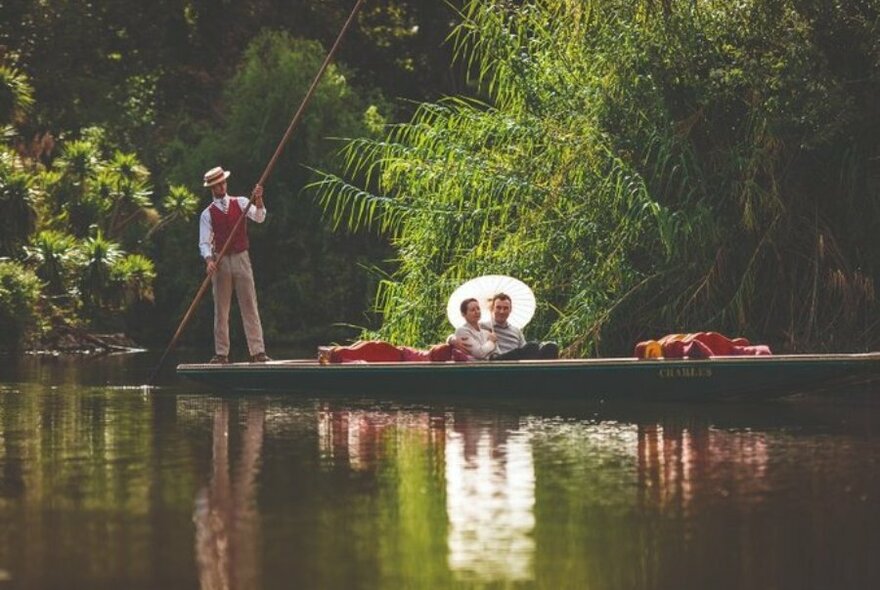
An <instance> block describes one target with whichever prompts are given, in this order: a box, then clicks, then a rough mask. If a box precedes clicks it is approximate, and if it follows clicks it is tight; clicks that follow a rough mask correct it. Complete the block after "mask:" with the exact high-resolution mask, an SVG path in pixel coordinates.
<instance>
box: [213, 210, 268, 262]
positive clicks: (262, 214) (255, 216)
mask: <svg viewBox="0 0 880 590" xmlns="http://www.w3.org/2000/svg"><path fill="white" fill-rule="evenodd" d="M229 199H235V200H236V201H238V206H239V208H241V210H242V211H244V208H245V207H247V204H248V198H247V197H230V196H229V195H223V196H222V197H219V198H217V197H215V198H214V202H213V203H211V205H208V206H207V207H205V210H204V211H202V215H201V216H200V217H199V253H200V254H201V255H202V258H208V257H212V256H214V229H213V226H212V224H211V206H212V205H216V206H217V207H219V208H220V210H221V211H223V212H224V213H226V210H227V208H228V207H229ZM247 216H248V218H249V219H252V220H253V221H256V222H257V223H263V222H264V221H265V220H266V207H265V206H264V207H263V208H262V209H257V206H256V205H252V206H251V208H250V210H249V211H248V214H247ZM222 247H223V244H217V248H218V251H219V248H222Z"/></svg>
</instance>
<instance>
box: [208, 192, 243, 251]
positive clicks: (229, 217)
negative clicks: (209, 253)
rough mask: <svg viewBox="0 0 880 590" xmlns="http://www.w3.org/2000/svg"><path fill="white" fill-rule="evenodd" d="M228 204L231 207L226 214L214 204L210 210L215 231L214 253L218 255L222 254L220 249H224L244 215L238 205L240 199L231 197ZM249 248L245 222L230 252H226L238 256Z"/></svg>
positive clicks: (236, 233)
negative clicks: (236, 223) (236, 224)
mask: <svg viewBox="0 0 880 590" xmlns="http://www.w3.org/2000/svg"><path fill="white" fill-rule="evenodd" d="M227 202H228V203H229V207H228V211H227V212H226V213H223V211H221V210H220V208H219V207H218V206H217V205H216V204H212V205H211V207H210V209H209V211H210V212H211V229H212V230H213V231H214V252H216V253H217V254H219V253H220V249H221V248H223V244H225V243H226V240H227V238H229V234H230V233H232V228H233V227H235V222H237V221H238V218H239V217H241V213H242V211H241V207H239V205H238V199H235V198H233V197H229V200H228V201H227ZM249 247H250V243H249V242H248V235H247V220H244V221H243V222H242V223H241V226H240V227H239V228H238V231H237V232H235V237H233V238H232V243H231V244H229V250H227V251H226V252H227V253H229V252H232V253H234V254H238V253H239V252H244V251H245V250H247V249H248V248H249Z"/></svg>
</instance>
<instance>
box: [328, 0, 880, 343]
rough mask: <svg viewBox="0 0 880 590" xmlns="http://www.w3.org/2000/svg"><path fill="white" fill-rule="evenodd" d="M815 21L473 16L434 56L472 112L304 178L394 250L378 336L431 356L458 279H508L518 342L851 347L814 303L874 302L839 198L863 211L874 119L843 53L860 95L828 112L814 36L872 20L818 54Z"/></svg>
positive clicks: (859, 243) (773, 12)
mask: <svg viewBox="0 0 880 590" xmlns="http://www.w3.org/2000/svg"><path fill="white" fill-rule="evenodd" d="M844 4H846V9H845V10H842V12H840V13H839V14H851V13H852V12H854V13H859V12H860V11H861V10H862V8H857V7H856V4H857V3H849V2H845V3H844ZM859 6H861V5H859ZM814 12H815V13H814ZM825 16H827V15H825ZM823 18H825V17H823V16H822V15H821V14H820V12H816V11H813V10H812V9H807V8H805V7H803V6H800V5H799V4H797V3H791V2H781V3H780V2H770V1H764V0H750V1H748V2H745V3H740V4H738V5H736V6H730V5H729V3H726V2H714V1H712V2H701V3H697V4H695V3H693V2H689V1H680V2H679V1H672V2H664V3H662V4H657V3H655V2H625V1H623V0H599V1H590V2H572V1H569V0H543V1H540V2H526V3H506V2H504V3H487V2H481V1H476V0H475V1H472V2H468V3H467V5H466V6H465V8H464V10H463V11H462V24H461V25H460V26H459V28H458V29H457V30H456V31H455V33H454V35H453V42H454V44H455V50H456V56H457V57H458V59H460V60H462V61H463V62H465V63H466V65H467V69H468V71H469V72H471V73H472V75H473V79H474V81H475V82H476V83H477V84H478V85H479V88H480V89H481V91H483V92H485V93H486V95H487V96H488V99H487V101H486V102H485V103H476V102H468V101H463V100H457V99H452V100H447V101H444V102H441V103H439V104H426V105H421V106H420V107H419V109H418V111H417V112H416V114H415V116H414V117H413V118H412V120H411V121H410V122H409V123H406V124H403V125H398V126H395V127H393V128H391V129H390V130H389V132H388V133H387V134H386V137H385V138H384V139H383V140H379V141H372V140H359V141H354V142H351V143H350V144H349V145H348V146H347V148H346V149H345V151H344V155H345V157H346V162H347V167H346V171H345V174H344V175H342V176H334V175H325V176H324V179H323V180H322V181H321V182H320V183H318V184H317V185H316V187H317V188H318V190H319V192H320V194H321V197H322V203H323V205H324V208H325V211H326V212H327V213H328V214H329V215H331V216H332V217H333V219H334V221H335V222H336V223H337V224H343V225H347V226H348V227H349V228H351V229H358V228H363V227H372V228H375V229H378V230H379V231H382V232H385V233H386V234H387V235H389V237H390V238H391V240H392V242H393V243H394V244H395V246H396V248H397V251H398V254H399V268H398V271H397V273H395V274H394V275H393V276H392V277H391V279H389V280H387V281H386V282H384V283H383V284H382V286H381V288H380V291H379V293H378V302H379V304H380V306H381V309H382V311H383V313H384V314H385V315H384V317H385V326H384V327H383V330H382V333H381V336H383V337H386V338H389V339H391V340H404V341H407V339H410V340H412V341H414V342H417V343H421V344H426V343H429V342H432V341H436V339H437V338H439V337H442V335H443V333H444V331H445V330H448V327H447V326H444V325H443V320H442V314H441V313H440V310H442V309H443V307H444V306H445V298H446V297H447V296H448V294H449V293H450V292H451V291H452V289H453V288H454V287H455V286H456V285H457V283H458V282H459V281H460V280H462V279H464V278H467V277H470V276H473V275H475V274H481V273H490V272H491V273H501V272H504V273H510V274H514V275H517V276H519V277H520V278H522V279H524V280H526V282H528V283H530V284H531V285H532V286H533V287H534V288H535V290H536V293H537V294H538V299H539V301H540V302H541V304H540V305H539V310H538V314H537V316H536V319H535V321H534V323H533V324H532V325H531V326H530V332H531V334H532V335H533V336H534V337H542V336H545V335H550V336H553V337H555V338H558V339H560V340H561V341H562V342H563V343H564V344H566V345H569V350H570V352H571V353H575V354H581V353H588V352H592V351H595V350H596V348H597V346H598V344H599V343H600V342H602V343H603V345H604V346H605V347H607V348H606V350H608V349H610V350H612V351H614V352H615V353H618V354H619V353H627V352H628V351H629V350H631V346H632V344H633V342H635V341H636V340H638V339H640V338H642V339H643V338H645V337H650V336H655V335H657V333H658V332H659V333H663V332H673V331H698V330H719V331H727V332H730V333H733V334H742V335H746V336H750V337H752V338H755V339H759V340H762V341H769V342H770V343H772V344H774V345H776V346H777V347H778V346H780V345H781V346H783V347H787V348H788V349H794V348H797V347H802V346H808V345H810V346H814V347H817V348H818V347H821V346H824V343H823V342H822V340H821V337H820V336H819V335H820V334H831V333H835V334H840V335H841V336H838V340H837V341H838V342H843V341H847V339H846V337H845V336H842V335H843V334H849V335H850V336H849V338H850V339H849V340H848V342H849V343H850V344H849V346H853V345H854V342H855V339H854V338H855V336H854V335H855V334H865V333H866V328H864V327H862V326H858V325H856V323H855V322H856V320H855V316H854V315H852V314H837V313H833V309H834V308H835V306H839V305H841V304H842V303H843V301H844V299H842V297H843V296H842V295H841V293H844V292H845V293H847V295H846V298H845V301H846V302H847V306H851V305H856V306H857V307H858V306H865V307H864V308H865V309H869V308H870V309H876V306H877V301H876V298H875V296H874V295H873V293H874V292H875V291H876V287H870V285H869V283H871V281H868V282H866V281H865V279H864V275H862V274H861V272H859V271H854V270H853V269H856V268H866V267H867V268H871V269H872V271H871V273H872V276H876V265H877V262H878V260H880V250H878V245H877V244H878V242H877V240H876V239H871V238H867V235H868V228H869V227H874V228H876V227H877V222H876V220H873V218H870V219H869V218H865V219H863V220H855V219H853V217H852V216H850V215H846V216H843V215H841V213H840V207H839V206H838V202H839V201H843V202H845V203H847V204H848V206H854V207H859V208H862V209H864V210H867V211H873V210H876V203H873V204H872V197H871V195H872V194H873V195H874V196H875V197H876V186H874V185H876V183H873V184H872V181H871V180H870V179H871V178H873V177H872V176H871V174H872V173H871V172H870V166H869V165H868V164H867V160H865V159H863V158H864V157H866V156H867V154H873V157H875V158H876V157H877V155H878V149H877V143H876V132H877V131H878V129H877V118H876V109H872V108H862V107H859V106H857V104H862V105H867V104H868V103H872V104H873V103H876V100H875V99H876V91H877V90H878V88H880V86H878V84H880V70H878V67H877V64H878V63H880V62H878V61H877V60H876V59H874V60H873V61H871V60H870V59H868V58H869V55H875V54H876V52H874V53H871V52H872V51H874V49H872V48H869V47H868V46H867V45H858V46H856V45H854V44H850V45H847V47H848V49H849V50H851V53H849V54H847V55H848V56H849V57H851V58H852V59H855V60H856V62H857V63H860V64H862V65H863V72H862V74H860V76H863V78H860V79H862V82H863V83H864V84H865V85H864V87H863V89H862V90H860V91H858V96H859V98H858V99H855V98H854V97H846V96H845V92H844V91H843V88H844V87H845V86H844V85H842V81H841V80H839V79H838V78H837V76H838V73H837V72H838V71H841V70H842V69H846V68H848V66H847V65H846V64H847V63H848V61H847V59H849V57H848V58H842V57H841V56H840V55H838V54H840V53H841V52H843V53H846V51H841V50H840V49H839V45H835V44H834V43H832V41H831V39H837V40H838V41H842V40H843V39H844V38H847V36H849V35H854V37H855V38H857V39H862V38H866V37H864V34H866V33H867V30H868V29H870V25H868V22H869V21H868V20H864V19H862V20H859V19H856V18H846V17H841V16H839V15H838V16H836V17H835V18H834V19H832V20H831V22H833V23H834V28H833V29H832V30H831V31H830V32H829V33H828V39H827V40H826V39H823V33H819V31H820V30H821V29H820V26H821V24H822V22H824V21H823ZM866 27H867V28H868V29H866ZM871 47H874V46H871ZM875 57H876V56H875ZM835 60H836V61H837V62H838V63H839V64H840V65H839V66H838V68H839V69H838V70H835V69H834V68H832V67H831V64H832V62H834V61H835ZM868 62H870V63H871V64H872V65H868ZM843 84H848V83H843ZM848 87H849V88H850V89H851V90H852V91H853V92H856V90H855V87H854V86H852V85H851V84H850V85H849V86H848ZM869 88H872V89H873V90H869ZM858 101H862V102H861V103H859V102H858ZM857 120H860V121H862V124H863V125H864V127H863V128H861V129H859V128H856V127H854V126H853V122H854V121H857ZM871 130H873V131H871ZM872 133H873V134H874V135H873V137H874V139H870V137H871V134H872ZM846 134H849V136H850V137H853V138H856V137H858V138H861V139H860V140H858V142H859V145H862V146H863V148H864V150H865V152H863V153H862V155H861V156H856V157H854V156H853V151H852V150H851V149H850V148H849V145H848V144H849V141H843V140H842V137H843V136H844V135H846ZM844 145H845V146H846V149H841V147H842V146H844ZM820 154H821V156H820ZM843 154H846V156H843ZM816 158H821V160H817V159H816ZM820 170H821V172H820ZM837 178H843V179H845V181H844V182H842V183H837V181H836V180H831V179H837ZM806 179H810V180H809V181H807V180H806ZM856 179H859V180H856ZM871 186H874V188H873V193H872V192H871V190H872V189H871V188H870V187H871ZM874 201H876V198H874ZM823 236H825V237H824V238H823ZM827 236H833V238H831V239H830V240H829V239H828V237H827ZM854 236H862V238H861V239H860V240H857V239H853V238H854ZM817 244H823V247H822V248H821V249H820V248H818V246H817ZM831 244H833V246H832V247H831V250H832V251H833V256H830V257H829V255H828V249H829V245H831ZM820 250H821V251H822V252H825V253H824V254H822V255H819V254H818V252H819V251H820ZM844 277H845V278H844ZM844 284H845V285H846V287H845V288H843V287H841V285H844ZM873 284H874V285H876V280H874V281H873ZM869 287H870V288H869ZM805 292H810V293H811V294H812V295H811V298H810V301H809V304H808V305H807V303H806V302H805V301H804V300H803V293H805ZM856 293H858V294H859V295H856ZM856 300H858V301H859V302H860V303H858V304H853V302H854V301H856ZM844 317H845V318H846V320H845V321H843V320H842V318H844ZM875 325H876V323H875ZM807 343H809V344H807Z"/></svg>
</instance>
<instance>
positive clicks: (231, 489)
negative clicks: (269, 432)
mask: <svg viewBox="0 0 880 590" xmlns="http://www.w3.org/2000/svg"><path fill="white" fill-rule="evenodd" d="M229 423H230V408H229V403H228V402H227V401H225V400H224V401H221V402H219V403H218V406H217V408H216V409H215V411H214V423H213V431H212V460H211V479H210V483H209V484H208V485H207V486H206V487H204V488H202V489H201V490H199V492H198V495H197V496H196V503H195V513H194V514H193V522H194V523H195V529H196V532H195V552H196V563H197V564H198V570H199V572H198V573H199V582H200V584H201V588H203V589H204V590H215V589H228V588H258V587H260V576H259V572H260V568H259V567H258V564H259V518H258V513H257V509H256V498H255V493H256V478H257V475H258V471H259V463H260V454H261V450H262V446H263V428H264V423H265V409H264V407H263V405H262V404H261V403H258V402H254V403H250V404H248V407H247V413H246V422H245V426H244V431H243V434H242V445H241V456H240V458H239V461H238V465H237V466H236V469H235V472H234V473H233V474H230V461H229Z"/></svg>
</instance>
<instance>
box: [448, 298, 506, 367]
mask: <svg viewBox="0 0 880 590" xmlns="http://www.w3.org/2000/svg"><path fill="white" fill-rule="evenodd" d="M460 310H461V315H462V317H464V319H465V324H464V325H463V326H460V327H458V328H456V330H455V338H456V340H457V341H458V342H460V343H461V344H462V346H463V347H464V348H466V349H467V351H468V354H469V355H470V356H472V357H473V358H475V359H479V360H487V359H488V358H489V356H490V355H491V354H492V353H493V352H495V342H496V340H497V338H496V336H495V334H494V333H493V332H490V331H489V330H484V329H483V328H481V327H480V315H481V312H480V302H479V301H477V300H476V299H474V298H473V297H472V298H470V299H465V300H464V301H462V302H461V306H460Z"/></svg>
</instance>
